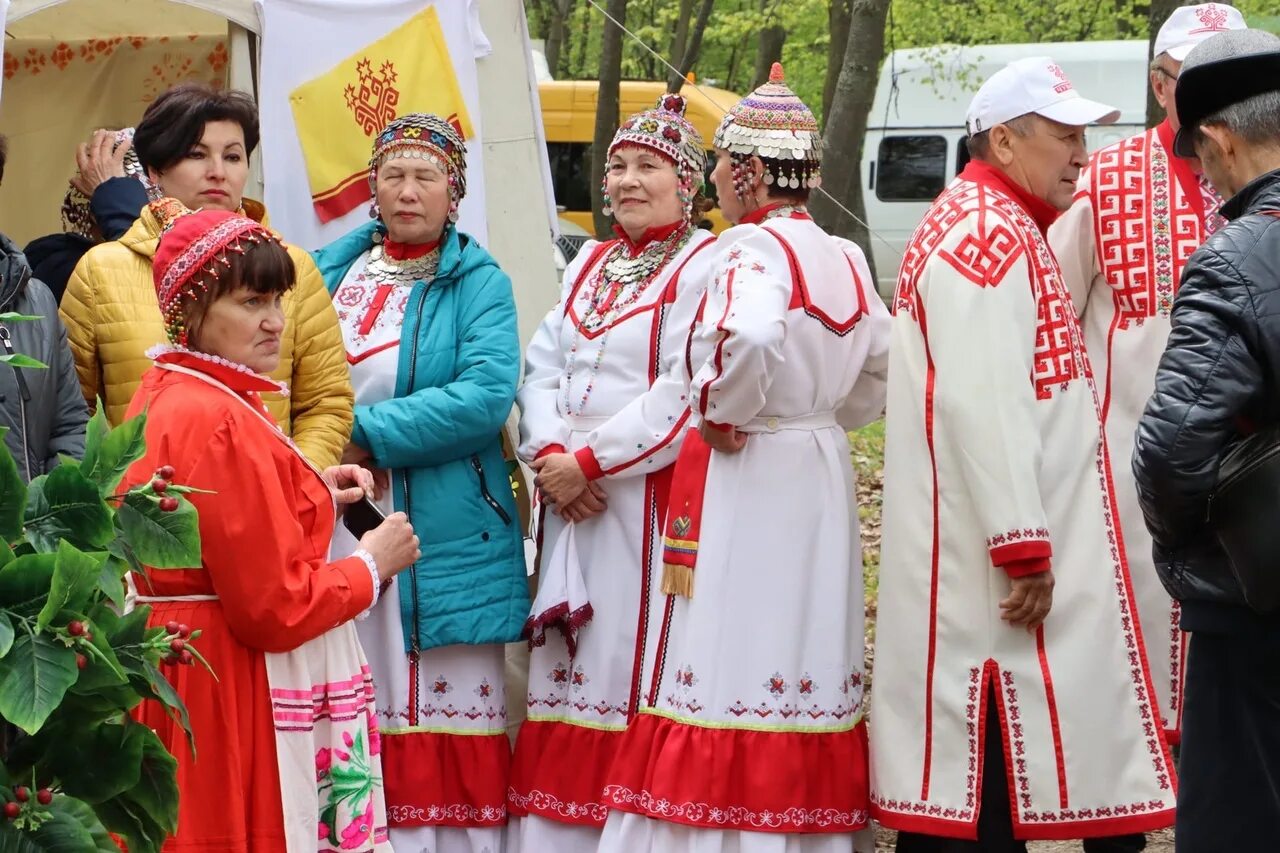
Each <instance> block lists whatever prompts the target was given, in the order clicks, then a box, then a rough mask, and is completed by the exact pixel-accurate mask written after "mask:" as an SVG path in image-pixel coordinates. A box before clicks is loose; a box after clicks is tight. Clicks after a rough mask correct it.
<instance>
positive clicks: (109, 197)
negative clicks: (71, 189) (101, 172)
mask: <svg viewBox="0 0 1280 853" xmlns="http://www.w3.org/2000/svg"><path fill="white" fill-rule="evenodd" d="M146 206H147V190H146V187H144V186H143V185H142V182H141V181H139V180H138V179H137V178H107V179H106V180H105V181H103V182H102V183H100V184H98V188H97V189H95V190H94V191H93V198H91V199H89V210H90V211H92V212H93V218H94V220H95V221H96V222H97V223H98V230H99V231H101V232H102V237H103V239H105V240H116V239H119V237H120V235H122V234H124V232H126V231H128V230H129V226H130V225H132V224H133V221H134V220H135V219H137V218H138V214H139V213H141V212H142V208H144V207H146Z"/></svg>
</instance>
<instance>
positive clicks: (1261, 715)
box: [1133, 30, 1280, 853]
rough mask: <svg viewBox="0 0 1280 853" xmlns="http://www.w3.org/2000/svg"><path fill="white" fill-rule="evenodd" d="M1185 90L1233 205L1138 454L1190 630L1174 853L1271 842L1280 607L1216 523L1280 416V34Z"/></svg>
mask: <svg viewBox="0 0 1280 853" xmlns="http://www.w3.org/2000/svg"><path fill="white" fill-rule="evenodd" d="M1176 98H1177V106H1178V113H1179V115H1180V116H1181V117H1182V120H1183V127H1182V130H1180V131H1179V133H1178V138H1177V140H1176V141H1175V145H1174V148H1175V151H1176V153H1177V154H1179V155H1180V156H1196V157H1199V159H1200V162H1201V165H1202V166H1203V168H1204V172H1205V174H1206V175H1207V176H1208V177H1209V179H1210V181H1212V182H1213V185H1214V187H1215V189H1217V190H1218V192H1219V193H1220V194H1221V195H1222V196H1223V197H1224V198H1229V199H1230V200H1229V201H1228V202H1227V203H1226V204H1225V205H1223V207H1222V215H1223V216H1225V217H1226V218H1227V219H1228V220H1230V222H1229V223H1228V224H1227V225H1226V226H1225V227H1224V228H1222V229H1220V230H1218V231H1217V232H1216V233H1215V234H1214V235H1213V236H1212V237H1211V238H1210V239H1209V240H1208V242H1206V243H1205V244H1204V245H1203V246H1201V247H1200V249H1198V250H1197V251H1196V252H1195V254H1193V255H1192V256H1191V258H1190V260H1189V261H1188V263H1187V266H1186V268H1185V270H1184V272H1183V276H1182V283H1181V286H1180V288H1179V290H1178V295H1177V298H1176V301H1175V302H1174V307H1173V331H1172V333H1171V335H1170V337H1169V343H1168V347H1167V349H1166V350H1165V353H1164V356H1163V358H1162V360H1161V362H1160V367H1159V370H1158V372H1157V373H1156V381H1155V393H1154V394H1153V395H1152V397H1151V399H1150V401H1149V402H1148V403H1147V408H1146V412H1145V413H1144V415H1143V417H1142V420H1141V421H1140V422H1139V424H1138V431H1137V436H1136V441H1135V446H1134V456H1133V467H1134V473H1135V475H1136V477H1137V483H1138V493H1139V500H1140V501H1141V503H1142V509H1143V513H1144V514H1145V516H1146V521H1147V527H1148V528H1149V529H1150V531H1151V535H1152V537H1153V539H1154V543H1155V544H1154V556H1155V562H1156V569H1157V571H1158V572H1159V573H1160V578H1161V580H1162V581H1163V582H1164V585H1165V587H1166V588H1167V589H1168V590H1169V593H1170V595H1172V596H1173V597H1174V598H1175V599H1177V600H1178V601H1179V602H1180V603H1181V607H1182V628H1183V630H1184V631H1189V632H1191V634H1192V636H1191V642H1190V651H1189V657H1188V663H1187V673H1186V696H1185V706H1184V708H1183V732H1182V754H1181V765H1180V776H1181V786H1180V788H1179V791H1178V822H1177V838H1178V851H1179V853H1200V851H1206V852H1207V851H1215V853H1216V851H1227V850H1231V851H1235V850H1240V851H1251V850H1274V849H1276V846H1277V840H1276V839H1277V837H1280V614H1270V615H1262V614H1258V613H1255V612H1254V611H1252V610H1250V609H1249V607H1248V606H1247V605H1246V603H1245V599H1244V595H1243V592H1242V590H1241V588H1240V585H1239V583H1237V581H1236V580H1235V578H1234V577H1233V575H1232V572H1231V569H1230V567H1229V566H1228V564H1227V560H1226V556H1225V555H1224V553H1223V552H1222V550H1221V548H1220V547H1219V546H1218V543H1217V540H1216V539H1215V537H1214V534H1213V532H1212V530H1211V529H1210V528H1209V526H1208V524H1207V523H1206V521H1205V519H1206V515H1207V511H1208V498H1209V495H1210V493H1211V492H1212V490H1213V487H1214V485H1215V483H1216V481H1217V476H1218V467H1219V463H1220V461H1221V459H1222V456H1223V454H1224V452H1225V451H1226V449H1228V448H1229V447H1230V446H1231V445H1232V443H1233V442H1235V441H1236V440H1238V439H1239V437H1240V436H1241V435H1242V434H1245V433H1247V432H1250V431H1252V430H1254V429H1257V428H1259V427H1263V426H1269V425H1272V424H1276V423H1280V38H1277V37H1276V36H1274V35H1272V34H1270V33H1267V32H1264V31H1261V30H1240V31H1235V32H1228V33H1222V34H1220V35H1216V36H1214V37H1212V38H1210V39H1208V40H1207V41H1205V42H1203V43H1202V44H1200V45H1199V46H1197V47H1196V48H1195V49H1194V50H1192V51H1191V53H1190V54H1189V55H1188V56H1187V59H1186V61H1185V63H1184V64H1183V66H1182V75H1181V77H1180V78H1179V80H1178V88H1177V94H1176ZM1277 557H1278V558H1280V555H1277ZM1277 569H1278V570H1280V560H1278V566H1277Z"/></svg>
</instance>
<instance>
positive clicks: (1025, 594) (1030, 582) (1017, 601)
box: [1000, 570, 1053, 632]
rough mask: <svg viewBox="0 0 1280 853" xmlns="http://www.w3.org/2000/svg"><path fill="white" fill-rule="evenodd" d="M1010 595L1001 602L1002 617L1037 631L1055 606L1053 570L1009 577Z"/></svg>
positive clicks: (1009, 621) (1029, 629)
mask: <svg viewBox="0 0 1280 853" xmlns="http://www.w3.org/2000/svg"><path fill="white" fill-rule="evenodd" d="M1009 587H1010V589H1009V597H1008V598H1006V599H1005V600H1004V601H1002V602H1000V610H1001V611H1003V612H1002V613H1001V614H1000V618H1001V619H1003V620H1004V621H1006V622H1008V623H1009V624H1010V625H1026V626H1027V630H1028V631H1030V632H1035V630H1036V629H1037V628H1039V627H1040V626H1041V625H1043V624H1044V619H1045V617H1046V616H1048V615H1049V610H1050V609H1052V607H1053V571H1052V570H1049V571H1043V572H1036V573H1035V574H1033V575H1025V576H1024V577H1020V578H1010V579H1009Z"/></svg>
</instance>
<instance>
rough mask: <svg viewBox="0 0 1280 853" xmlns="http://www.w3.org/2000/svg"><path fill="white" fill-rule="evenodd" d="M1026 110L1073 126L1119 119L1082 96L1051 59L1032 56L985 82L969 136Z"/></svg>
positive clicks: (968, 120)
mask: <svg viewBox="0 0 1280 853" xmlns="http://www.w3.org/2000/svg"><path fill="white" fill-rule="evenodd" d="M1027 113H1036V114H1037V115H1042V116H1044V117H1045V118H1047V119H1052V120H1053V121H1056V122H1059V123H1061V124H1068V125H1072V126H1073V127H1083V126H1084V125H1086V124H1111V123H1112V122H1114V121H1115V120H1116V119H1118V118H1120V111H1119V110H1118V109H1116V108H1115V107H1109V106H1107V105H1106V104H1100V103H1098V102H1097V101H1091V100H1089V99H1088V98H1083V97H1081V96H1080V93H1079V92H1077V91H1076V88H1075V86H1073V85H1071V81H1070V80H1068V79H1067V74H1066V72H1065V71H1063V70H1062V68H1061V67H1060V66H1059V65H1058V64H1057V63H1056V62H1054V61H1053V60H1052V59H1050V58H1049V57H1047V56H1029V57H1027V58H1026V59H1019V60H1016V61H1014V62H1010V63H1009V64H1008V65H1006V66H1005V67H1004V68H1001V69H1000V70H999V71H997V72H996V73H995V74H992V75H991V77H990V78H989V79H988V80H987V82H985V83H983V84H982V88H980V89H979V90H978V94H976V95H974V96H973V102H972V103H970V104H969V112H968V113H967V114H966V115H965V127H966V128H967V129H968V132H969V134H970V135H973V134H975V133H982V132H983V131H986V130H990V129H991V128H993V127H995V126H996V125H997V124H1004V123H1005V122H1007V121H1010V120H1012V119H1015V118H1017V117H1018V116H1023V115H1026V114H1027Z"/></svg>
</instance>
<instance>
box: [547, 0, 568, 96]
mask: <svg viewBox="0 0 1280 853" xmlns="http://www.w3.org/2000/svg"><path fill="white" fill-rule="evenodd" d="M548 6H550V8H549V10H548V12H549V17H550V22H549V23H548V25H547V44H546V51H547V67H548V68H550V69H551V73H552V74H553V75H554V76H556V77H559V76H560V74H561V68H560V52H561V50H563V48H564V41H565V35H566V30H567V29H568V27H569V15H570V14H571V13H572V12H573V0H549V2H548ZM567 64H568V63H566V65H567Z"/></svg>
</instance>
